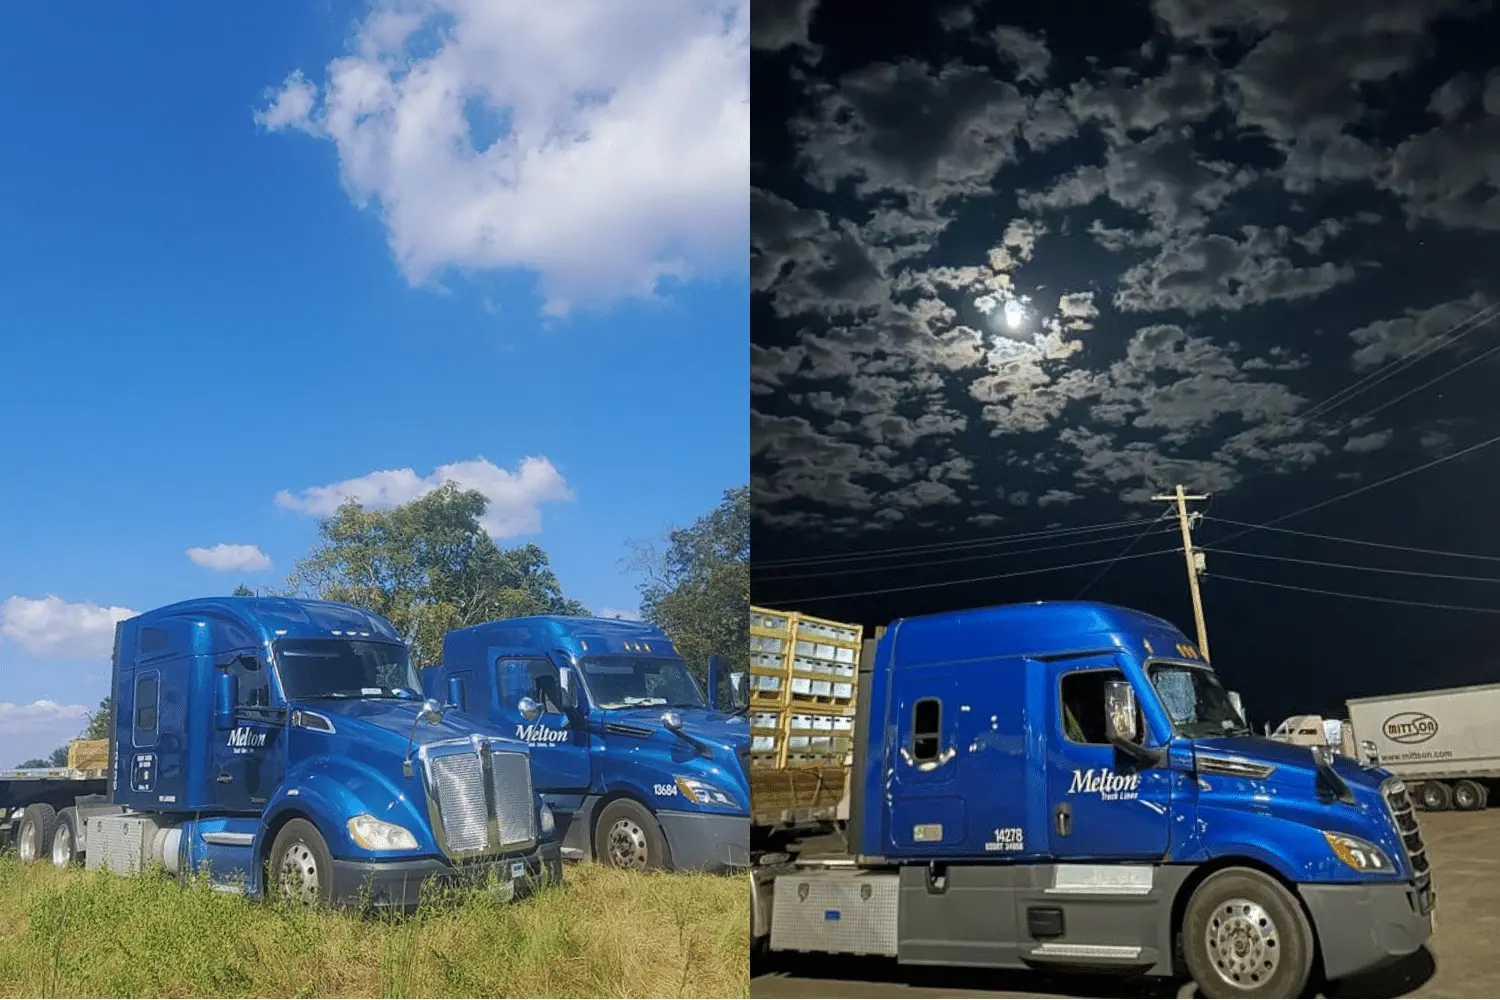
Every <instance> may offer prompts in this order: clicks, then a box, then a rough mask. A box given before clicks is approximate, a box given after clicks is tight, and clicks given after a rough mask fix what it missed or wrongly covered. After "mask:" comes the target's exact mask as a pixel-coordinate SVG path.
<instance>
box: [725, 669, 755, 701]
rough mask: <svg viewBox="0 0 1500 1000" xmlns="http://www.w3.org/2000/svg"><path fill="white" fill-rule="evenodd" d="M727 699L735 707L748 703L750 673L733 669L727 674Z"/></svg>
mask: <svg viewBox="0 0 1500 1000" xmlns="http://www.w3.org/2000/svg"><path fill="white" fill-rule="evenodd" d="M729 699H730V701H731V702H733V703H734V707H735V708H736V709H741V708H744V707H746V706H747V705H749V704H750V675H749V674H747V673H744V672H743V671H738V670H737V671H735V672H734V673H732V674H730V675H729Z"/></svg>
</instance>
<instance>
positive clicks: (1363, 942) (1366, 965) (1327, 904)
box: [1298, 882, 1435, 979]
mask: <svg viewBox="0 0 1500 1000" xmlns="http://www.w3.org/2000/svg"><path fill="white" fill-rule="evenodd" d="M1298 889H1300V890H1301V893H1302V898H1303V900H1304V901H1305V902H1306V903H1307V909H1308V912H1309V913H1310V914H1311V915H1312V920H1313V928H1314V929H1315V930H1316V931H1317V935H1318V943H1319V944H1320V945H1321V946H1322V951H1323V971H1324V973H1325V974H1326V975H1327V976H1328V978H1329V979H1344V978H1346V977H1348V976H1352V975H1355V974H1357V973H1361V972H1368V971H1370V970H1371V969H1376V968H1379V967H1380V966H1382V965H1386V964H1387V963H1389V962H1392V961H1395V960H1396V959H1399V958H1403V957H1405V956H1407V955H1410V954H1412V953H1413V952H1415V951H1417V950H1418V949H1419V948H1421V947H1422V946H1423V945H1424V944H1426V943H1427V940H1428V939H1429V938H1431V937H1432V910H1433V906H1434V902H1435V900H1434V896H1433V892H1432V886H1431V884H1430V883H1429V884H1428V885H1426V886H1423V887H1420V888H1419V887H1418V886H1416V885H1414V884H1412V883H1410V882H1383V883H1365V884H1361V885H1300V886H1298Z"/></svg>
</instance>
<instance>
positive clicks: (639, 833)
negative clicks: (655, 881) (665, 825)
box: [594, 799, 672, 872]
mask: <svg viewBox="0 0 1500 1000" xmlns="http://www.w3.org/2000/svg"><path fill="white" fill-rule="evenodd" d="M594 857H595V858H597V859H598V861H599V863H600V864H602V865H609V866H611V867H613V868H633V869H635V870H636V871H643V872H645V871H657V870H659V869H662V868H670V867H672V862H671V859H670V857H669V856H668V852H667V838H666V837H665V836H664V835H663V834H662V832H661V827H660V826H658V825H657V823H656V817H655V816H653V815H651V810H649V809H647V808H646V807H645V806H643V805H641V804H640V803H639V802H636V801H635V800H633V799H616V800H615V801H613V802H611V803H610V804H609V805H607V806H605V807H604V808H603V809H601V810H599V818H598V819H597V820H595V821H594Z"/></svg>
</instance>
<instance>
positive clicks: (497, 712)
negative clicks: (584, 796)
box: [470, 650, 590, 793]
mask: <svg viewBox="0 0 1500 1000" xmlns="http://www.w3.org/2000/svg"><path fill="white" fill-rule="evenodd" d="M488 661H489V665H490V668H491V670H492V671H493V675H492V677H491V684H490V685H489V687H490V690H491V691H492V692H493V696H494V699H495V700H494V702H493V703H492V704H491V706H490V717H491V718H492V719H494V720H495V721H496V722H498V723H500V725H501V726H503V727H504V728H505V729H506V731H507V732H509V733H510V734H511V735H513V736H515V738H516V739H519V740H523V741H524V742H525V743H526V744H527V745H528V746H530V747H531V771H532V781H533V782H534V783H535V785H536V788H537V790H538V791H544V792H579V793H581V792H585V791H587V790H588V787H589V778H590V760H589V732H588V726H586V725H579V724H576V723H575V720H574V719H573V718H572V717H570V716H569V715H568V713H567V712H564V711H563V710H562V707H561V705H560V704H559V693H560V689H559V685H558V674H557V667H556V665H555V664H553V663H552V661H551V660H549V659H547V658H546V657H542V656H536V655H529V656H518V655H509V654H507V653H505V652H504V651H503V650H490V654H489V656H488ZM470 697H471V699H472V697H473V696H472V695H471V696H470ZM522 698H531V699H533V700H534V701H536V702H537V703H538V704H539V705H541V706H542V714H541V715H539V716H537V717H536V718H535V719H526V718H523V717H522V716H521V711H520V708H519V707H518V706H519V705H520V703H521V699H522Z"/></svg>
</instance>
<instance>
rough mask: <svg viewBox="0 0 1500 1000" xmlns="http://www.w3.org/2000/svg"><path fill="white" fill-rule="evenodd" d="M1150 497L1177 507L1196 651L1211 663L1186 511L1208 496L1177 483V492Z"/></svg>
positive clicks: (1195, 557)
mask: <svg viewBox="0 0 1500 1000" xmlns="http://www.w3.org/2000/svg"><path fill="white" fill-rule="evenodd" d="M1151 499H1152V500H1156V501H1158V502H1162V501H1165V502H1167V503H1172V504H1175V505H1176V507H1177V524H1178V527H1180V528H1181V529H1182V556H1183V558H1184V559H1186V560H1187V573H1188V592H1189V593H1191V594H1192V596H1193V621H1194V623H1195V624H1197V626H1198V652H1199V653H1200V654H1202V656H1203V659H1204V661H1205V662H1209V663H1212V662H1213V661H1212V660H1210V659H1209V656H1208V623H1207V622H1206V621H1205V620H1204V618H1203V595H1202V593H1201V592H1200V591H1199V589H1198V558H1197V556H1198V552H1197V550H1196V549H1194V548H1193V519H1192V516H1191V515H1190V514H1189V513H1188V504H1189V503H1200V502H1202V501H1204V500H1207V499H1208V497H1207V496H1206V495H1201V496H1200V495H1197V494H1191V493H1188V492H1187V491H1186V490H1184V489H1183V488H1182V486H1181V485H1179V486H1178V487H1177V492H1175V493H1171V494H1167V495H1158V496H1154V497H1152V498H1151Z"/></svg>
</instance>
